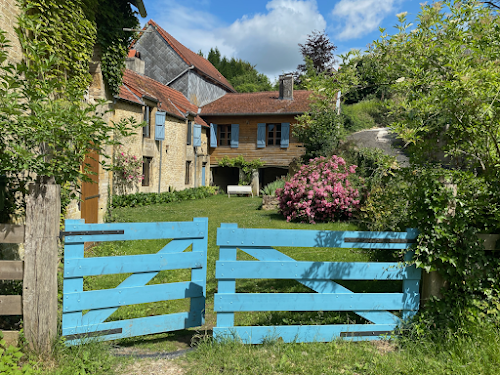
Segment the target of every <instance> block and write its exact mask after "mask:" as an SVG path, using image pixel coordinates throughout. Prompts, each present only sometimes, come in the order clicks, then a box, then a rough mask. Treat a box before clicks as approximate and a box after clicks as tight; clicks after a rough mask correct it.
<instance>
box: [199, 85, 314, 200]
mask: <svg viewBox="0 0 500 375" xmlns="http://www.w3.org/2000/svg"><path fill="white" fill-rule="evenodd" d="M310 95H311V92H310V91H305V90H296V91H295V92H294V90H293V77H292V76H291V75H284V76H280V90H279V91H268V92H256V93H241V94H238V93H228V94H226V95H224V96H223V97H222V98H220V99H218V100H216V101H214V102H212V103H210V104H207V105H205V106H203V107H201V111H200V116H201V117H202V118H203V119H204V120H205V121H206V122H207V123H209V124H210V137H209V142H210V161H211V172H212V182H213V184H215V185H217V186H220V187H221V188H222V189H225V188H226V187H227V185H237V184H238V180H239V171H238V170H236V169H232V168H228V167H218V166H217V162H218V160H220V159H222V158H223V157H225V156H227V157H230V158H234V157H236V156H238V155H243V157H244V158H245V160H255V159H260V160H262V161H263V162H264V163H265V165H264V166H263V167H262V168H260V169H259V173H258V174H255V175H254V178H253V181H252V188H253V191H254V194H258V192H259V189H260V188H262V187H263V186H265V185H267V184H268V183H270V182H273V181H274V180H276V179H277V178H279V177H281V176H285V175H286V174H287V173H289V171H290V165H291V164H293V162H294V161H295V160H297V159H298V158H300V157H301V156H302V155H304V147H303V145H302V144H301V143H299V142H298V140H297V139H296V138H295V137H294V136H293V127H294V125H295V124H296V123H297V120H296V118H297V116H299V115H302V114H303V113H304V112H307V111H308V110H309V96H310Z"/></svg>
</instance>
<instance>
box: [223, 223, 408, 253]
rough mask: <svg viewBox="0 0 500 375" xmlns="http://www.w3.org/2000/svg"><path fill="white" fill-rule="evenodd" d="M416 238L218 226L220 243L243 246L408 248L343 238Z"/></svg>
mask: <svg viewBox="0 0 500 375" xmlns="http://www.w3.org/2000/svg"><path fill="white" fill-rule="evenodd" d="M346 237H350V238H364V239H395V240H411V239H414V238H413V237H412V234H411V233H409V232H345V231H318V230H297V229H236V230H233V229H228V228H223V227H220V228H218V229H217V245H219V246H237V247H239V248H241V247H246V246H248V247H262V246H283V247H285V246H286V247H340V248H365V249H406V248H408V247H409V244H407V243H361V242H356V243H345V242H344V239H345V238H346Z"/></svg>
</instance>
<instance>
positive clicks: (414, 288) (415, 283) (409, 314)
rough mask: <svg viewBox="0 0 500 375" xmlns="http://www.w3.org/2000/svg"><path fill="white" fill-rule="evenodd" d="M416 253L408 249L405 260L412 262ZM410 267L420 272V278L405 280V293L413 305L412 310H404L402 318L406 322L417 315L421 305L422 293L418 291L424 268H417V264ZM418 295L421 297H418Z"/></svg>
mask: <svg viewBox="0 0 500 375" xmlns="http://www.w3.org/2000/svg"><path fill="white" fill-rule="evenodd" d="M414 255H415V252H414V251H408V252H407V253H406V254H405V256H404V260H405V262H410V261H411V260H412V259H413V256H414ZM409 268H411V269H413V270H414V271H415V272H416V273H417V274H418V280H404V281H403V293H407V295H408V301H407V303H408V304H409V305H410V306H411V310H403V314H402V318H403V320H404V321H406V322H408V321H410V320H411V319H412V318H413V317H414V316H415V314H416V313H417V311H418V309H419V307H420V295H418V292H419V290H420V278H421V274H422V270H421V269H420V268H419V269H417V268H416V267H415V265H413V266H411V267H409ZM417 295H418V296H419V298H416V296H417Z"/></svg>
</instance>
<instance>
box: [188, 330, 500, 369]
mask: <svg viewBox="0 0 500 375" xmlns="http://www.w3.org/2000/svg"><path fill="white" fill-rule="evenodd" d="M485 328H486V327H485ZM188 359H189V371H188V373H189V374H191V375H198V374H200V375H201V374H204V375H210V374H240V375H246V374H248V375H250V374H252V375H253V374H270V375H271V374H344V375H347V374H349V375H355V374H358V375H361V374H372V375H375V374H380V375H382V374H407V375H411V374H415V375H417V374H426V375H428V374H436V375H438V374H439V375H442V374H447V375H452V374H453V375H461V374H463V375H465V374H467V375H469V374H470V375H473V374H474V375H479V374H484V375H489V374H491V375H494V374H498V373H499V369H500V332H499V331H498V329H493V330H491V329H482V330H478V331H477V332H474V335H468V336H465V337H443V338H442V339H439V340H435V341H429V340H425V341H418V342H415V341H406V342H405V341H399V342H386V341H383V342H377V343H371V342H357V343H350V342H345V341H333V342H330V343H311V344H301V343H295V344H284V343H282V342H279V341H274V342H268V343H265V344H263V345H255V346H252V345H241V344H238V343H236V342H234V341H228V342H223V343H215V342H212V341H211V340H205V341H204V342H202V343H201V344H200V345H199V346H198V350H197V351H196V352H193V353H192V354H190V355H189V357H188Z"/></svg>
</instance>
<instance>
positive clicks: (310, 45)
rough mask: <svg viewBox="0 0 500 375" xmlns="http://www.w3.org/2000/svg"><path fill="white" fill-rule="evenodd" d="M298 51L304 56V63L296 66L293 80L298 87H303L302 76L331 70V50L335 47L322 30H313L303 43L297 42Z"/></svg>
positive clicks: (333, 61) (333, 59) (332, 57)
mask: <svg viewBox="0 0 500 375" xmlns="http://www.w3.org/2000/svg"><path fill="white" fill-rule="evenodd" d="M299 47H300V53H301V54H302V57H303V58H304V63H303V64H299V65H298V66H297V71H296V72H295V74H294V75H295V82H296V84H297V85H298V86H299V87H303V80H304V78H307V77H310V76H312V75H314V74H318V73H323V72H332V71H333V70H335V69H334V67H333V65H334V64H335V56H334V54H333V52H335V50H336V49H337V47H336V46H335V45H334V44H333V43H332V42H331V41H330V38H328V35H326V32H325V31H324V30H323V31H322V32H320V31H313V33H312V34H310V35H308V38H307V40H306V43H305V44H299Z"/></svg>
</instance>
